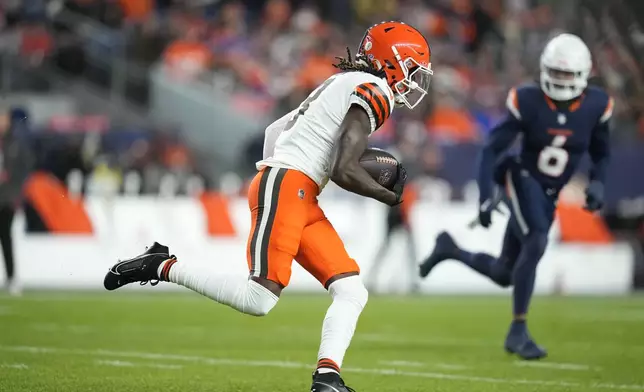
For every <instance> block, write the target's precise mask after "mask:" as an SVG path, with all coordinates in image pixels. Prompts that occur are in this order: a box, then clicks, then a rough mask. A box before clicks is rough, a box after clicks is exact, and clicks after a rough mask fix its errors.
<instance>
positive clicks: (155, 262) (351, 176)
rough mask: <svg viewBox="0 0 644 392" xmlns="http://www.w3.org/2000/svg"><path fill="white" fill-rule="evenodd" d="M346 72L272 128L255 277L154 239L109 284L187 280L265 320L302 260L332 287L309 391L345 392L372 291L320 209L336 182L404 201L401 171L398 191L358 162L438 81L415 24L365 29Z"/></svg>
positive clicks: (254, 205)
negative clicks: (219, 269)
mask: <svg viewBox="0 0 644 392" xmlns="http://www.w3.org/2000/svg"><path fill="white" fill-rule="evenodd" d="M336 66H337V67H338V68H339V69H340V70H341V71H343V72H341V73H339V74H336V75H334V76H332V77H331V78H329V79H328V80H326V81H325V82H324V83H323V84H322V85H321V86H319V87H318V88H317V89H315V90H314V91H313V92H312V93H311V94H310V95H309V97H308V98H307V99H306V100H305V101H304V102H302V104H301V105H300V106H299V107H298V108H297V109H295V110H293V111H292V112H290V113H288V114H287V115H285V116H284V117H282V118H280V119H279V120H277V121H276V122H274V123H273V124H271V125H270V126H269V127H268V128H267V130H266V138H265V146H264V159H263V160H262V161H260V162H258V163H257V168H258V170H259V172H258V174H257V176H256V177H255V179H254V180H253V181H252V183H251V185H250V188H249V192H248V202H249V208H250V211H251V219H252V228H251V231H250V234H249V238H248V247H247V252H246V253H247V255H246V256H247V260H248V267H249V270H250V274H249V276H248V277H242V276H230V275H227V274H223V273H221V274H217V273H212V272H210V271H203V270H202V269H201V268H200V267H199V266H198V265H196V264H194V263H190V261H186V260H179V259H177V258H176V257H174V256H170V255H169V251H168V247H166V246H163V245H160V244H158V243H156V242H155V243H154V245H152V246H151V247H150V248H149V249H148V250H147V251H146V252H145V253H143V254H142V255H139V256H137V257H135V258H132V259H129V260H125V261H122V262H119V263H117V264H116V265H114V266H113V267H112V268H111V269H110V271H109V272H108V274H107V275H106V277H105V282H104V285H105V288H106V289H108V290H114V289H117V288H119V287H121V286H123V285H126V284H128V283H132V282H143V283H145V282H148V281H151V282H152V283H153V284H154V283H156V282H158V281H167V282H173V283H176V284H180V285H182V286H185V287H187V288H189V289H192V290H194V291H196V292H198V293H200V294H202V295H204V296H207V297H209V298H211V299H213V300H215V301H217V302H219V303H222V304H225V305H228V306H230V307H232V308H234V309H236V310H238V311H240V312H243V313H246V314H250V315H254V316H264V315H266V314H267V313H268V312H269V311H270V310H271V309H273V307H274V306H275V304H276V303H277V301H278V299H279V296H280V294H281V292H282V289H283V288H284V287H286V286H287V285H288V283H289V279H290V277H291V265H292V262H293V260H296V261H297V262H298V263H299V264H300V265H301V266H302V267H304V268H305V269H306V270H307V271H308V272H310V273H311V274H312V275H313V276H314V277H315V278H316V279H317V280H318V281H319V282H320V283H321V284H322V285H323V286H324V287H325V288H326V289H327V290H328V291H329V294H330V295H331V297H332V298H333V302H332V303H331V305H330V307H329V309H328V311H327V313H326V317H325V318H324V322H323V325H322V342H321V345H320V350H319V352H318V365H317V368H316V370H315V372H314V374H313V385H312V387H311V390H312V391H316V392H347V391H351V390H352V389H350V388H349V387H347V386H345V385H344V382H343V380H342V378H341V377H340V367H341V365H342V360H343V358H344V354H345V352H346V350H347V348H348V347H349V343H350V341H351V338H352V337H353V333H354V331H355V328H356V324H357V322H358V318H359V316H360V313H361V312H362V309H363V308H364V306H365V305H366V303H367V297H368V293H367V290H366V289H365V287H364V285H363V283H362V280H361V279H360V277H359V276H358V274H359V271H360V269H359V268H358V265H357V264H356V262H355V261H354V260H353V259H352V258H351V257H349V255H348V254H347V251H346V250H345V248H344V244H343V243H342V240H341V239H340V237H339V236H338V234H337V233H336V231H335V229H334V228H333V226H332V225H331V223H330V222H329V221H328V220H327V219H326V217H325V215H324V212H323V211H322V209H321V208H320V207H319V205H318V200H317V197H318V194H319V193H320V191H321V190H322V189H323V188H324V186H325V184H326V183H327V182H328V181H329V180H331V181H333V182H335V183H336V184H337V185H339V186H340V187H342V188H344V189H346V190H348V191H350V192H354V193H357V194H359V195H363V196H366V197H370V198H373V199H376V200H379V201H381V202H383V203H385V204H388V205H396V204H398V203H400V202H401V195H402V191H403V187H404V183H405V179H406V173H405V170H404V168H402V167H401V166H399V167H398V179H399V180H398V182H397V184H396V186H395V187H394V190H393V191H391V190H389V189H386V188H384V187H382V186H381V185H380V184H379V183H378V182H377V181H376V180H374V179H373V178H372V177H371V176H370V175H369V174H368V173H367V172H366V171H365V170H364V169H363V167H362V166H361V165H360V164H359V159H360V157H361V155H362V154H363V152H364V151H365V149H366V147H367V140H368V137H369V135H371V134H372V133H373V132H375V131H376V130H377V129H378V128H379V127H380V126H382V124H383V123H384V122H385V121H386V120H387V118H388V117H389V116H390V115H391V113H392V110H393V108H394V106H395V105H401V106H402V105H404V106H407V107H408V108H410V109H412V108H414V107H415V106H417V105H418V104H419V103H420V101H421V100H422V99H423V98H424V97H425V95H427V90H428V86H429V82H430V77H431V75H432V70H431V64H430V49H429V45H428V44H427V41H426V40H425V38H424V37H423V36H422V34H421V33H420V32H418V31H417V30H416V29H414V28H413V27H411V26H409V25H406V24H404V23H400V22H384V23H380V24H377V25H375V26H372V27H371V28H369V29H368V30H367V32H366V33H365V35H364V37H363V39H362V41H361V43H360V46H359V49H358V54H357V56H356V57H355V58H352V57H351V55H350V54H349V57H348V58H346V59H341V61H340V63H339V64H337V65H336Z"/></svg>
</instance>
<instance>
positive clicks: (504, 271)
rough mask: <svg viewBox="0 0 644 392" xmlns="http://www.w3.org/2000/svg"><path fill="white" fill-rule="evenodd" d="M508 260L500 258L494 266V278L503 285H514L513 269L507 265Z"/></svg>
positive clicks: (504, 286) (498, 283)
mask: <svg viewBox="0 0 644 392" xmlns="http://www.w3.org/2000/svg"><path fill="white" fill-rule="evenodd" d="M506 265H507V262H506V261H505V260H502V259H501V260H498V261H497V264H496V265H494V266H492V276H491V278H492V280H494V282H495V283H496V284H497V285H499V286H501V287H503V288H506V287H510V286H512V271H511V270H510V269H508V268H507V267H506Z"/></svg>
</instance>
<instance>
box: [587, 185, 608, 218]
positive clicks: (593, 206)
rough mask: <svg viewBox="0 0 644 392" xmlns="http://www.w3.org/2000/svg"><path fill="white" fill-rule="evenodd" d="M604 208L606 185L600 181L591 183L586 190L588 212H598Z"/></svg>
mask: <svg viewBox="0 0 644 392" xmlns="http://www.w3.org/2000/svg"><path fill="white" fill-rule="evenodd" d="M603 206H604V184H602V183H601V182H599V181H591V182H590V184H588V188H586V205H585V206H584V208H585V209H586V210H588V211H597V210H600V209H601V208H602V207H603Z"/></svg>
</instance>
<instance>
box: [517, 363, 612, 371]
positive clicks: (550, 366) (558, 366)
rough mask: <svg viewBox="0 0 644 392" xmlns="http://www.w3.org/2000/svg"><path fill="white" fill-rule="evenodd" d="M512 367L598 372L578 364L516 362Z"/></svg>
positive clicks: (595, 368) (596, 368)
mask: <svg viewBox="0 0 644 392" xmlns="http://www.w3.org/2000/svg"><path fill="white" fill-rule="evenodd" d="M514 365H515V366H519V367H534V368H544V369H556V370H578V371H590V370H600V368H598V367H591V366H588V365H582V364H579V363H556V362H536V361H516V362H514Z"/></svg>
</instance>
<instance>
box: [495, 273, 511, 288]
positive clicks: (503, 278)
mask: <svg viewBox="0 0 644 392" xmlns="http://www.w3.org/2000/svg"><path fill="white" fill-rule="evenodd" d="M496 283H497V284H498V285H499V286H501V287H503V288H506V287H510V286H512V274H511V273H510V272H508V271H503V272H501V273H500V274H499V275H498V276H497V278H496Z"/></svg>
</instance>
